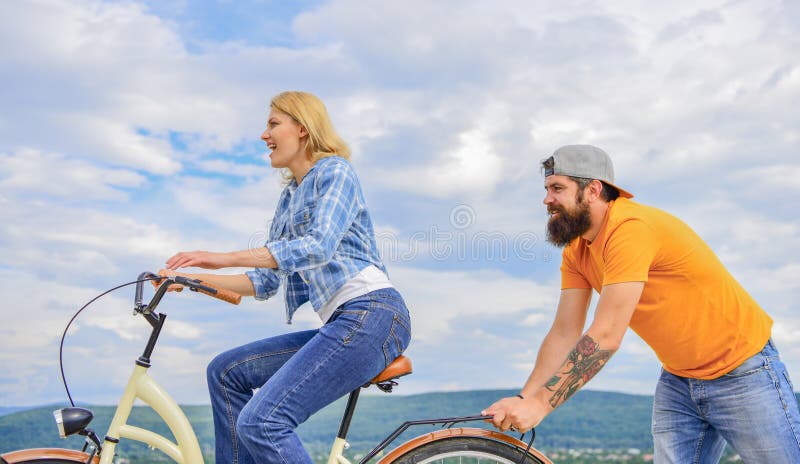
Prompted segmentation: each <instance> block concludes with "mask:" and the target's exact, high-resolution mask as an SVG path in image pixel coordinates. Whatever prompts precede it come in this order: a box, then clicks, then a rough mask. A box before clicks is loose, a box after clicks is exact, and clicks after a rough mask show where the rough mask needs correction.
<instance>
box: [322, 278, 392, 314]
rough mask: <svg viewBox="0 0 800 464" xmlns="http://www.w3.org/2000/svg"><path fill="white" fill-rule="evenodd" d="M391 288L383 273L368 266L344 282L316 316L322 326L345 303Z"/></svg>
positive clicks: (390, 283)
mask: <svg viewBox="0 0 800 464" xmlns="http://www.w3.org/2000/svg"><path fill="white" fill-rule="evenodd" d="M392 287H393V285H392V282H391V281H390V280H389V277H388V276H387V275H386V274H385V273H384V272H383V271H381V270H380V269H378V268H377V267H375V266H374V265H372V264H370V265H369V266H367V267H365V268H364V269H362V270H361V271H360V272H359V273H358V274H356V275H354V276H353V277H352V278H351V279H350V280H348V281H347V282H345V284H344V285H342V288H340V289H339V290H337V291H336V293H334V294H333V296H332V297H331V299H330V300H328V302H327V303H325V304H324V305H322V307H321V308H319V311H317V314H318V315H319V318H320V319H322V323H323V324H324V323H326V322H328V319H330V317H331V315H332V314H333V312H334V311H336V308H338V307H339V306H341V305H342V304H344V303H346V302H347V301H349V300H352V299H353V298H355V297H358V296H361V295H366V294H367V293H369V292H374V291H375V290H380V289H382V288H392Z"/></svg>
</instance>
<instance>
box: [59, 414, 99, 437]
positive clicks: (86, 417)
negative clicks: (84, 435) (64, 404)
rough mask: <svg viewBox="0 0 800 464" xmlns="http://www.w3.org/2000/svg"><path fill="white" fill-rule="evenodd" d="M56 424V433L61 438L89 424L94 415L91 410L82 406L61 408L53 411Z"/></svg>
mask: <svg viewBox="0 0 800 464" xmlns="http://www.w3.org/2000/svg"><path fill="white" fill-rule="evenodd" d="M53 416H54V417H55V418H56V425H58V434H59V435H60V436H61V438H67V437H68V436H70V435H72V434H75V433H78V432H80V431H82V430H83V429H85V428H86V426H87V425H89V422H91V421H92V419H93V418H94V415H93V414H92V411H89V410H88V409H84V408H63V409H58V410H55V411H53Z"/></svg>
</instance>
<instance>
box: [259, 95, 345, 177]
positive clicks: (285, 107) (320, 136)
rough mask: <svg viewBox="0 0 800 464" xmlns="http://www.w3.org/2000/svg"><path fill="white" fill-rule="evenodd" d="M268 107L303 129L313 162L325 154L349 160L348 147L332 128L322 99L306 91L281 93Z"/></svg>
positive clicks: (307, 150) (307, 149)
mask: <svg viewBox="0 0 800 464" xmlns="http://www.w3.org/2000/svg"><path fill="white" fill-rule="evenodd" d="M269 106H270V108H272V109H275V110H278V111H280V112H282V113H286V114H287V115H289V117H291V118H292V119H294V120H295V121H296V122H297V123H298V124H300V125H301V126H303V127H305V128H306V131H307V132H308V140H307V141H306V153H307V154H308V156H309V158H310V159H311V161H312V162H313V163H316V162H317V161H319V160H320V159H322V158H326V157H328V156H341V157H342V158H344V159H347V160H349V159H350V148H349V147H348V146H347V143H345V141H344V140H342V138H341V137H339V134H337V133H336V129H334V128H333V123H332V122H331V118H330V116H328V110H327V109H326V108H325V105H324V104H323V103H322V100H320V99H319V98H317V97H316V96H315V95H312V94H310V93H307V92H297V91H288V92H282V93H279V94H278V95H276V96H275V97H273V98H272V101H271V102H270V104H269Z"/></svg>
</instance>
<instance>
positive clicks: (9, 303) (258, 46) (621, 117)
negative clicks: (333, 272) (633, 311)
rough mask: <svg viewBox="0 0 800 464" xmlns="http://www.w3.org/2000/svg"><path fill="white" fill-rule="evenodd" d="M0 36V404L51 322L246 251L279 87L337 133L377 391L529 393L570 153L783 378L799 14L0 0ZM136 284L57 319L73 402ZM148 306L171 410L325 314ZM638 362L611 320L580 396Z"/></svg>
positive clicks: (203, 303)
mask: <svg viewBox="0 0 800 464" xmlns="http://www.w3.org/2000/svg"><path fill="white" fill-rule="evenodd" d="M0 43H2V44H3V46H2V47H0V219H2V226H1V228H0V291H2V293H3V295H4V304H3V307H2V309H1V310H0V311H2V315H3V323H2V324H1V325H0V365H2V366H3V369H2V370H0V405H1V406H26V405H39V404H44V403H64V402H65V401H66V395H65V393H64V389H63V386H62V384H61V380H60V377H59V371H58V348H59V341H60V337H61V333H62V330H63V329H64V327H65V326H66V324H67V322H68V321H69V319H70V318H71V317H72V315H73V314H74V312H75V311H76V310H77V309H78V308H79V307H81V306H82V305H83V304H84V303H85V302H87V301H88V300H90V299H91V298H92V297H94V296H95V295H97V294H98V293H100V292H102V291H104V290H106V289H108V288H111V287H113V286H116V285H118V284H121V283H124V282H129V281H132V280H134V279H135V278H136V276H137V275H138V274H139V273H140V272H141V271H145V270H151V271H155V270H158V269H159V268H161V267H162V266H163V264H164V262H165V260H166V259H167V258H168V257H170V256H171V255H173V254H174V253H176V252H178V251H188V250H197V249H200V250H209V251H231V250H241V249H246V248H251V247H255V246H260V245H262V244H263V240H264V234H265V230H266V226H267V223H268V221H269V220H270V219H271V217H272V214H273V212H274V206H275V204H276V202H277V199H278V195H279V193H280V189H281V178H280V175H279V173H277V172H275V171H274V170H272V169H271V168H270V167H269V164H268V159H267V157H266V154H267V151H268V150H267V149H266V147H265V145H264V143H263V142H262V141H260V139H259V135H260V133H261V131H262V130H263V128H264V125H265V122H266V116H267V114H268V111H269V109H268V107H269V101H270V99H271V97H272V96H274V95H275V94H277V93H279V92H281V91H284V90H305V91H309V92H312V93H314V94H316V95H318V96H319V97H320V98H321V99H322V100H323V101H324V102H325V103H326V105H327V107H328V109H329V112H330V114H331V116H332V119H333V122H334V125H335V126H336V128H337V130H338V131H339V132H340V134H341V135H342V137H343V138H344V139H345V140H346V141H347V142H348V143H349V144H350V146H351V148H352V151H353V156H352V164H353V166H354V168H355V170H356V172H357V173H358V175H359V177H360V179H361V182H362V185H363V188H364V191H365V195H366V197H367V202H368V205H369V208H370V211H371V213H372V215H373V218H374V221H375V226H376V229H377V238H378V242H379V246H380V248H381V252H382V254H383V257H384V261H385V263H386V266H387V268H388V270H389V275H390V278H391V279H392V281H393V283H394V284H395V286H396V287H397V288H398V289H399V290H400V291H401V293H402V294H403V295H404V297H405V299H406V301H407V303H408V306H409V308H410V311H411V315H412V321H413V322H412V324H413V332H414V333H413V341H412V344H411V346H410V348H409V349H408V351H407V355H408V356H409V357H410V358H411V359H412V361H413V363H414V374H413V375H411V376H408V377H405V378H403V379H402V381H401V385H400V387H399V388H398V389H397V390H396V392H397V393H399V394H413V393H420V392H429V391H452V390H469V389H488V388H518V387H520V386H521V385H522V384H523V383H524V381H525V379H526V378H527V376H528V374H529V373H530V370H531V369H532V367H533V364H534V361H535V357H536V353H537V349H538V347H539V344H540V343H541V341H542V338H543V336H544V334H545V333H546V332H547V330H548V328H549V325H550V323H551V322H552V319H553V315H554V309H555V305H556V302H557V300H558V293H559V285H560V276H559V271H558V269H559V261H560V250H559V249H557V248H554V247H552V246H550V245H549V244H547V243H545V240H544V227H545V222H546V214H545V208H544V206H543V205H542V199H543V194H544V189H543V178H542V176H541V173H540V169H539V163H540V161H541V160H542V159H543V158H545V157H546V156H548V154H550V153H552V152H553V150H555V149H556V148H558V147H559V146H562V145H565V144H575V143H590V144H594V145H597V146H599V147H602V148H603V149H604V150H606V151H607V152H608V153H609V154H610V155H611V157H612V158H613V160H614V162H615V167H616V178H617V183H618V184H619V185H621V186H623V187H624V188H626V189H627V190H629V191H631V192H633V193H634V194H635V195H636V200H638V201H640V202H642V203H646V204H650V205H654V206H657V207H659V208H662V209H664V210H666V211H669V212H670V213H673V214H675V215H677V216H679V217H681V218H682V219H683V220H685V221H686V222H687V223H688V224H689V225H690V226H691V227H692V228H694V229H695V230H696V231H697V232H698V233H699V234H700V235H701V236H702V237H703V238H704V239H705V240H706V241H707V242H708V244H709V245H710V246H711V247H712V248H713V249H714V250H715V251H716V253H717V254H718V255H719V257H720V258H721V260H722V261H723V262H724V263H725V265H726V266H727V267H728V269H729V270H730V271H731V273H732V274H733V275H734V276H735V277H736V278H737V279H738V280H739V281H740V282H741V283H742V284H743V285H744V287H745V288H746V289H747V290H748V291H749V292H750V293H751V294H752V295H753V296H754V297H755V299H756V300H757V301H758V302H759V303H760V304H761V305H762V306H763V307H764V308H765V309H766V310H767V311H768V312H769V314H770V315H771V316H772V317H773V319H774V321H775V325H774V329H773V337H774V340H775V342H776V344H777V346H778V348H779V349H780V350H781V352H782V356H783V359H784V361H785V362H786V364H787V365H788V366H789V369H790V372H792V373H793V374H794V376H795V378H797V377H798V376H800V318H798V317H797V315H796V313H797V309H798V303H797V301H798V300H800V220H798V214H797V213H798V210H797V207H796V206H792V205H794V204H795V202H794V200H793V198H795V197H796V196H797V195H799V194H800V162H799V161H798V156H797V152H798V147H799V146H800V109H799V108H800V107H798V105H797V102H798V101H800V54H798V50H800V3H798V2H795V1H791V0H786V1H778V0H762V1H722V0H700V1H698V0H692V1H683V0H676V1H672V2H661V3H659V2H647V1H633V0H603V1H600V0H559V1H558V2H556V1H541V0H540V1H530V0H524V1H504V2H491V3H490V2H482V1H470V0H459V1H441V2H427V1H414V0H412V1H405V2H367V1H347V0H343V1H338V0H334V1H320V2H317V1H298V2H281V1H271V0H261V1H259V0H243V1H223V0H220V1H204V2H194V1H181V0H167V1H157V0H152V1H95V0H61V1H56V0H27V1H25V2H0ZM242 271H243V270H242V269H230V270H227V271H226V272H230V273H239V272H242ZM132 298H133V289H132V288H131V287H127V288H125V289H122V290H119V291H117V292H115V293H113V294H111V295H108V296H106V297H104V298H102V299H100V300H99V301H98V302H97V303H95V304H94V305H92V306H90V307H89V308H88V309H87V310H86V311H84V312H83V313H82V314H81V315H80V316H79V317H78V319H77V320H76V322H75V323H74V324H73V326H72V328H71V329H70V331H69V333H68V336H67V338H66V342H65V347H64V360H63V361H64V367H65V372H66V376H67V379H68V382H69V386H70V389H71V391H72V394H73V397H75V399H76V400H77V401H80V402H84V403H94V404H112V403H114V402H115V401H116V400H117V399H118V397H119V395H120V392H121V389H122V388H123V386H124V384H125V382H126V380H127V377H128V375H129V372H130V370H131V366H132V365H133V361H134V359H135V358H136V357H138V355H139V354H140V353H141V350H142V348H143V346H144V344H145V341H146V338H147V335H148V326H147V324H146V323H145V321H143V320H142V319H141V318H139V317H133V316H132V311H131V310H132V304H133V303H132ZM596 299H597V298H596V297H595V298H594V300H595V301H596ZM161 309H162V310H163V311H164V312H165V313H167V314H169V319H168V321H167V324H166V327H165V333H164V334H163V335H162V337H161V339H160V341H159V344H158V346H157V348H156V351H155V354H154V356H153V358H152V361H153V367H152V369H151V375H152V376H153V377H154V378H155V379H156V380H157V381H158V382H159V383H161V384H162V385H163V386H164V387H165V388H166V390H167V391H169V392H170V393H171V394H172V396H173V397H174V398H175V399H176V400H178V401H179V402H181V403H192V404H207V403H208V398H207V391H206V386H205V365H206V364H207V363H208V362H209V361H210V360H211V359H212V358H213V356H214V355H215V354H216V353H219V352H221V351H223V350H226V349H228V348H231V347H234V346H236V345H239V344H243V343H246V342H248V341H252V340H255V339H259V338H264V337H269V336H273V335H278V334H281V333H285V332H287V331H291V330H302V329H307V328H312V327H317V326H319V321H318V318H317V317H316V315H315V313H314V312H313V311H312V310H311V308H310V307H308V306H306V307H304V308H302V309H301V310H300V311H299V312H298V313H297V315H296V317H295V321H294V323H293V324H292V325H291V326H287V325H286V324H285V319H284V310H283V302H282V293H281V294H279V297H278V298H276V299H274V300H269V301H266V302H257V301H253V300H252V299H248V300H247V301H244V302H243V303H242V304H241V305H240V306H230V305H226V304H225V303H222V302H219V301H217V300H213V299H210V298H207V297H203V296H201V295H197V294H190V293H188V292H184V293H182V294H177V295H170V296H169V297H168V298H166V299H165V300H164V301H163V303H162V305H161ZM659 370H660V366H659V363H658V361H657V359H656V357H655V356H654V355H653V353H652V352H651V351H650V349H649V348H648V346H647V345H646V344H645V343H644V342H643V341H642V340H641V339H639V338H638V337H637V336H636V335H635V334H633V333H632V332H630V331H629V333H628V334H627V335H626V338H625V340H624V341H623V344H622V347H621V348H620V350H619V352H618V353H617V354H616V355H615V356H614V358H612V361H611V362H610V364H609V365H608V366H607V367H606V368H605V369H604V370H603V371H602V372H601V373H600V374H599V375H598V376H597V377H596V378H595V379H594V380H592V382H591V383H590V384H589V386H588V388H592V389H596V390H612V391H620V392H627V393H635V394H651V393H652V391H653V388H654V386H655V382H656V378H657V376H658V373H659Z"/></svg>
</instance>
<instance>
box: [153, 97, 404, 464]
mask: <svg viewBox="0 0 800 464" xmlns="http://www.w3.org/2000/svg"><path fill="white" fill-rule="evenodd" d="M270 109H271V111H270V113H269V119H268V121H267V128H266V130H265V131H264V133H263V134H261V139H262V140H264V142H266V144H267V147H269V149H270V150H271V153H270V155H269V157H270V162H271V164H272V167H274V168H285V169H286V170H288V172H287V174H289V175H290V176H287V180H288V183H287V185H286V186H285V188H284V189H283V192H282V194H281V197H280V199H279V201H278V206H277V208H276V210H275V217H274V219H273V221H272V225H271V226H270V231H269V240H268V241H267V243H266V244H265V246H264V247H262V248H259V249H256V250H243V251H236V252H229V253H212V252H206V251H195V252H183V253H178V254H176V255H175V256H173V257H171V258H170V259H169V260H168V261H167V269H165V270H163V271H162V272H164V273H165V274H168V275H172V274H175V271H174V270H176V269H178V268H182V267H188V266H193V267H200V268H205V269H219V268H223V267H254V268H255V269H254V270H252V271H249V272H247V273H245V274H241V275H233V276H230V275H228V276H225V275H213V274H180V275H189V276H194V277H197V278H201V279H203V280H206V281H208V282H211V283H212V284H217V285H220V286H222V287H225V288H228V289H230V290H233V291H235V292H238V293H240V294H242V295H253V296H255V298H256V299H259V300H265V299H267V298H269V297H271V296H273V295H275V293H276V292H277V290H278V287H279V286H280V285H284V288H285V292H286V311H287V312H286V316H287V322H291V318H292V314H293V313H294V311H295V310H296V309H297V307H298V306H300V305H301V304H303V303H305V302H307V301H310V302H311V304H312V306H313V307H314V310H315V311H316V312H317V314H318V315H319V317H320V318H321V319H322V322H323V324H324V325H323V326H322V327H321V328H320V329H318V330H307V331H303V332H296V333H290V334H286V335H280V336H277V337H272V338H267V339H264V340H259V341H255V342H252V343H250V344H247V345H244V346H240V347H238V348H234V349H232V350H230V351H227V352H225V353H222V354H220V355H219V356H217V357H216V358H215V359H214V360H213V361H212V362H211V364H210V365H209V366H208V388H209V391H210V393H211V405H212V408H213V414H214V429H215V435H216V462H217V463H219V464H224V463H235V464H245V463H255V462H258V463H287V464H297V463H311V462H312V461H311V458H310V457H309V455H308V453H307V452H306V451H305V449H304V448H303V446H302V444H301V443H300V440H299V438H298V437H297V435H296V434H295V432H294V429H295V428H296V427H297V426H298V425H299V424H301V423H302V422H304V421H305V420H306V419H308V417H309V416H311V415H312V414H313V413H315V412H316V411H318V410H320V409H321V408H323V407H324V406H326V405H328V404H330V403H331V402H333V401H334V400H336V399H338V398H339V397H341V396H343V395H345V394H346V393H348V392H350V391H352V390H354V389H356V388H358V387H359V386H361V385H364V384H365V383H366V382H368V381H369V380H370V379H371V378H373V377H374V376H375V375H377V374H378V373H379V372H380V371H382V370H383V369H384V368H385V367H386V366H387V365H388V364H389V363H390V362H391V361H393V360H394V359H395V358H396V357H397V356H399V355H400V353H402V352H403V350H404V349H405V348H406V346H407V345H408V342H409V338H410V331H409V315H408V310H407V309H406V306H405V303H404V302H403V299H402V297H401V296H400V294H399V293H398V292H397V290H395V289H394V287H393V286H392V283H391V282H390V281H389V279H388V277H387V275H386V269H385V267H384V265H383V263H382V262H381V259H380V257H379V255H378V250H377V245H376V242H375V234H374V231H373V226H372V220H371V218H370V215H369V212H368V211H367V208H366V203H365V200H364V196H363V193H362V192H361V186H360V185H359V182H358V178H357V177H356V175H355V173H354V172H353V169H352V167H351V166H350V163H349V162H348V161H347V159H348V158H349V150H348V148H347V145H346V144H345V143H344V142H343V141H342V140H341V139H340V138H339V136H338V135H337V134H336V132H335V131H334V129H333V126H332V124H331V121H330V118H329V117H328V113H327V110H326V109H325V106H324V105H323V104H322V102H321V101H320V100H319V99H318V98H317V97H315V96H313V95H311V94H308V93H304V92H284V93H281V94H280V95H278V96H276V97H275V98H274V99H273V100H272V102H271V104H270ZM254 389H258V391H257V392H255V394H254V393H253V390H254Z"/></svg>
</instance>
